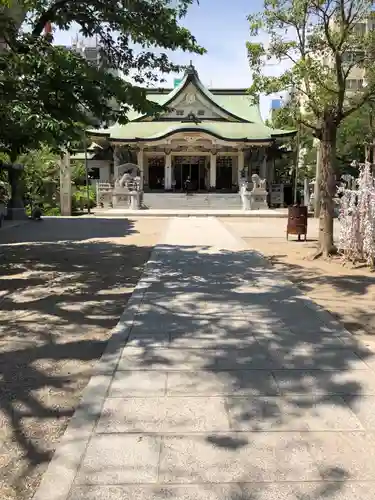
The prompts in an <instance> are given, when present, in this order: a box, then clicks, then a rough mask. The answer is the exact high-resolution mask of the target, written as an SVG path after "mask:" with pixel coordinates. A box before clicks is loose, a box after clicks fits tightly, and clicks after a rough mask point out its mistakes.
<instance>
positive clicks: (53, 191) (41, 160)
mask: <svg viewBox="0 0 375 500" xmlns="http://www.w3.org/2000/svg"><path fill="white" fill-rule="evenodd" d="M59 159H60V158H59V156H58V155H56V154H54V153H53V152H52V151H51V150H50V149H49V148H48V147H47V146H44V147H42V148H41V149H38V150H33V151H30V152H29V153H27V154H23V155H21V156H19V157H18V158H17V162H18V163H21V164H22V165H24V167H25V168H24V173H23V193H24V196H25V198H26V199H30V200H32V202H33V203H42V202H48V201H49V202H50V203H52V201H55V203H57V202H58V200H57V188H58V186H59V184H60V177H59Z"/></svg>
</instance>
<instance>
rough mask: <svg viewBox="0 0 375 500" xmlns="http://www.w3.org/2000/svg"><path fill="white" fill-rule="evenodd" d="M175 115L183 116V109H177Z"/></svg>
mask: <svg viewBox="0 0 375 500" xmlns="http://www.w3.org/2000/svg"><path fill="white" fill-rule="evenodd" d="M176 115H177V116H184V110H183V109H177V110H176Z"/></svg>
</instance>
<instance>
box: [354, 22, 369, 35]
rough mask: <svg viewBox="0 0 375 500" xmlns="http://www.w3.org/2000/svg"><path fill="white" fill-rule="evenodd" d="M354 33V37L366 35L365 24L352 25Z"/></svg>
mask: <svg viewBox="0 0 375 500" xmlns="http://www.w3.org/2000/svg"><path fill="white" fill-rule="evenodd" d="M354 33H355V34H356V35H360V36H362V35H365V34H366V24H365V23H357V24H355V25H354Z"/></svg>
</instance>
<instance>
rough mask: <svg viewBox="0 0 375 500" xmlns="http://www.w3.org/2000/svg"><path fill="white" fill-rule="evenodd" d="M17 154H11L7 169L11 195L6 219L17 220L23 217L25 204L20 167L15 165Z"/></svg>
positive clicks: (24, 216)
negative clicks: (9, 164)
mask: <svg viewBox="0 0 375 500" xmlns="http://www.w3.org/2000/svg"><path fill="white" fill-rule="evenodd" d="M16 159H17V154H11V155H10V160H11V166H10V167H9V169H8V182H9V184H10V191H11V196H10V200H9V203H8V214H7V219H10V220H19V219H25V218H26V213H25V206H24V203H23V189H22V188H23V183H22V168H20V166H19V165H17V166H16V165H15V162H16Z"/></svg>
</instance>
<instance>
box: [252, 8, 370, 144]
mask: <svg viewBox="0 0 375 500" xmlns="http://www.w3.org/2000/svg"><path fill="white" fill-rule="evenodd" d="M372 5H373V1H372V0H319V1H317V0H264V10H263V11H262V12H261V13H259V14H256V15H252V16H249V18H248V19H249V23H250V34H251V35H252V36H257V35H259V34H260V33H261V32H266V33H267V34H268V36H269V43H268V44H267V46H266V45H265V44H263V43H261V42H259V43H258V42H254V41H252V42H249V43H248V44H247V49H248V55H249V62H250V67H251V69H252V71H253V84H252V86H251V88H250V93H251V94H252V95H253V96H254V97H256V96H258V95H259V93H266V94H270V93H274V92H280V91H283V90H286V89H287V90H290V91H292V92H293V93H294V95H296V96H297V97H298V99H299V100H301V101H302V103H303V108H304V109H303V113H301V109H300V106H296V107H295V108H294V112H295V117H296V119H298V121H300V122H303V123H304V124H305V126H308V127H309V128H311V129H312V130H313V131H314V133H315V135H317V136H320V135H321V134H322V129H323V128H324V127H325V126H326V124H327V122H328V121H329V122H330V123H331V124H333V125H334V126H338V125H339V124H340V122H341V121H342V120H343V119H344V118H346V117H347V116H349V115H350V114H351V113H353V112H354V111H355V110H357V109H359V108H360V107H361V106H362V105H363V104H364V103H365V102H367V101H368V100H369V99H371V98H372V96H374V95H375V78H374V77H375V65H374V53H375V31H370V32H368V33H361V32H360V31H358V30H357V28H356V24H357V23H359V22H360V21H361V20H363V19H365V18H367V17H368V16H369V15H370V12H371V10H372ZM353 54H354V55H355V57H354V58H352V59H349V57H351V56H352V55H353ZM269 61H275V62H276V63H278V64H283V65H284V66H285V65H286V64H287V65H288V67H287V69H286V70H285V71H284V72H283V73H282V74H281V75H280V76H278V77H270V76H265V74H264V70H265V67H266V65H267V63H268V62H269ZM353 67H360V68H362V69H363V70H365V71H366V79H367V80H368V86H367V87H366V88H364V89H363V90H362V91H360V92H357V93H355V94H351V95H349V94H348V93H347V81H348V79H349V78H350V71H351V69H352V68H353Z"/></svg>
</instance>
